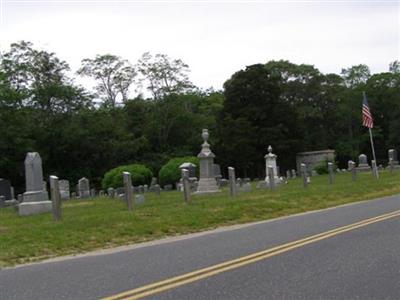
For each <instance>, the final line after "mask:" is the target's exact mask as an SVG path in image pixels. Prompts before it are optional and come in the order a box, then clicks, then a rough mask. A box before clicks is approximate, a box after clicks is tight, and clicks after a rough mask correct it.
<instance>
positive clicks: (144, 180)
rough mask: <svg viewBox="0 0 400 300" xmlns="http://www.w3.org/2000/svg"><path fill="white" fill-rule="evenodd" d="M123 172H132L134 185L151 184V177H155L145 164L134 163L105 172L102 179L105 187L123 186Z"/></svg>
mask: <svg viewBox="0 0 400 300" xmlns="http://www.w3.org/2000/svg"><path fill="white" fill-rule="evenodd" d="M122 172H129V173H131V176H132V184H133V185H143V184H150V182H151V178H152V177H153V173H152V172H151V171H150V170H149V169H148V168H147V167H146V166H144V165H139V164H133V165H126V166H119V167H116V168H114V169H111V170H110V171H108V172H107V173H106V174H104V177H103V180H102V181H101V185H102V187H103V189H107V188H109V187H113V188H117V187H122V186H123V185H124V183H123V179H122Z"/></svg>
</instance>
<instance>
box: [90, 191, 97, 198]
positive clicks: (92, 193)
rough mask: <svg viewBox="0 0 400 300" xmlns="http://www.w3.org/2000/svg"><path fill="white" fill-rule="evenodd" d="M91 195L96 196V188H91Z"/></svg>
mask: <svg viewBox="0 0 400 300" xmlns="http://www.w3.org/2000/svg"><path fill="white" fill-rule="evenodd" d="M90 197H92V198H93V197H96V189H91V190H90Z"/></svg>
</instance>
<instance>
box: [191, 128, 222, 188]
mask: <svg viewBox="0 0 400 300" xmlns="http://www.w3.org/2000/svg"><path fill="white" fill-rule="evenodd" d="M201 137H202V138H203V140H204V143H203V144H202V149H201V152H200V153H199V154H198V155H197V157H198V158H199V162H200V180H199V184H198V186H197V191H196V192H195V194H205V193H215V192H219V189H218V185H217V181H216V180H215V177H214V158H215V155H214V153H212V152H211V150H210V145H209V144H208V143H207V140H208V137H209V135H208V130H207V129H203V133H202V135H201Z"/></svg>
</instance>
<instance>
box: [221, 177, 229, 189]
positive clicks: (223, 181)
mask: <svg viewBox="0 0 400 300" xmlns="http://www.w3.org/2000/svg"><path fill="white" fill-rule="evenodd" d="M228 184H229V180H228V179H225V178H222V179H221V180H220V181H219V186H221V187H224V186H227V185H228Z"/></svg>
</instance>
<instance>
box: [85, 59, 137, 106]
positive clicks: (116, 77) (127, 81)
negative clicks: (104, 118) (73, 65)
mask: <svg viewBox="0 0 400 300" xmlns="http://www.w3.org/2000/svg"><path fill="white" fill-rule="evenodd" d="M78 74H80V75H83V76H88V77H92V78H93V79H95V80H96V81H98V84H97V86H96V90H97V92H98V93H99V94H100V96H101V97H103V100H104V104H105V105H107V106H110V107H115V106H116V103H117V100H118V99H117V98H118V96H120V97H121V99H122V102H126V101H127V100H128V92H129V88H130V86H131V85H132V83H133V81H134V78H135V76H136V71H135V69H134V67H133V66H132V65H131V64H130V63H129V62H128V61H127V60H123V59H122V58H120V57H118V56H115V55H111V54H105V55H97V56H96V57H95V58H94V59H90V58H86V59H84V60H82V67H81V68H80V69H79V70H78Z"/></svg>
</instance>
